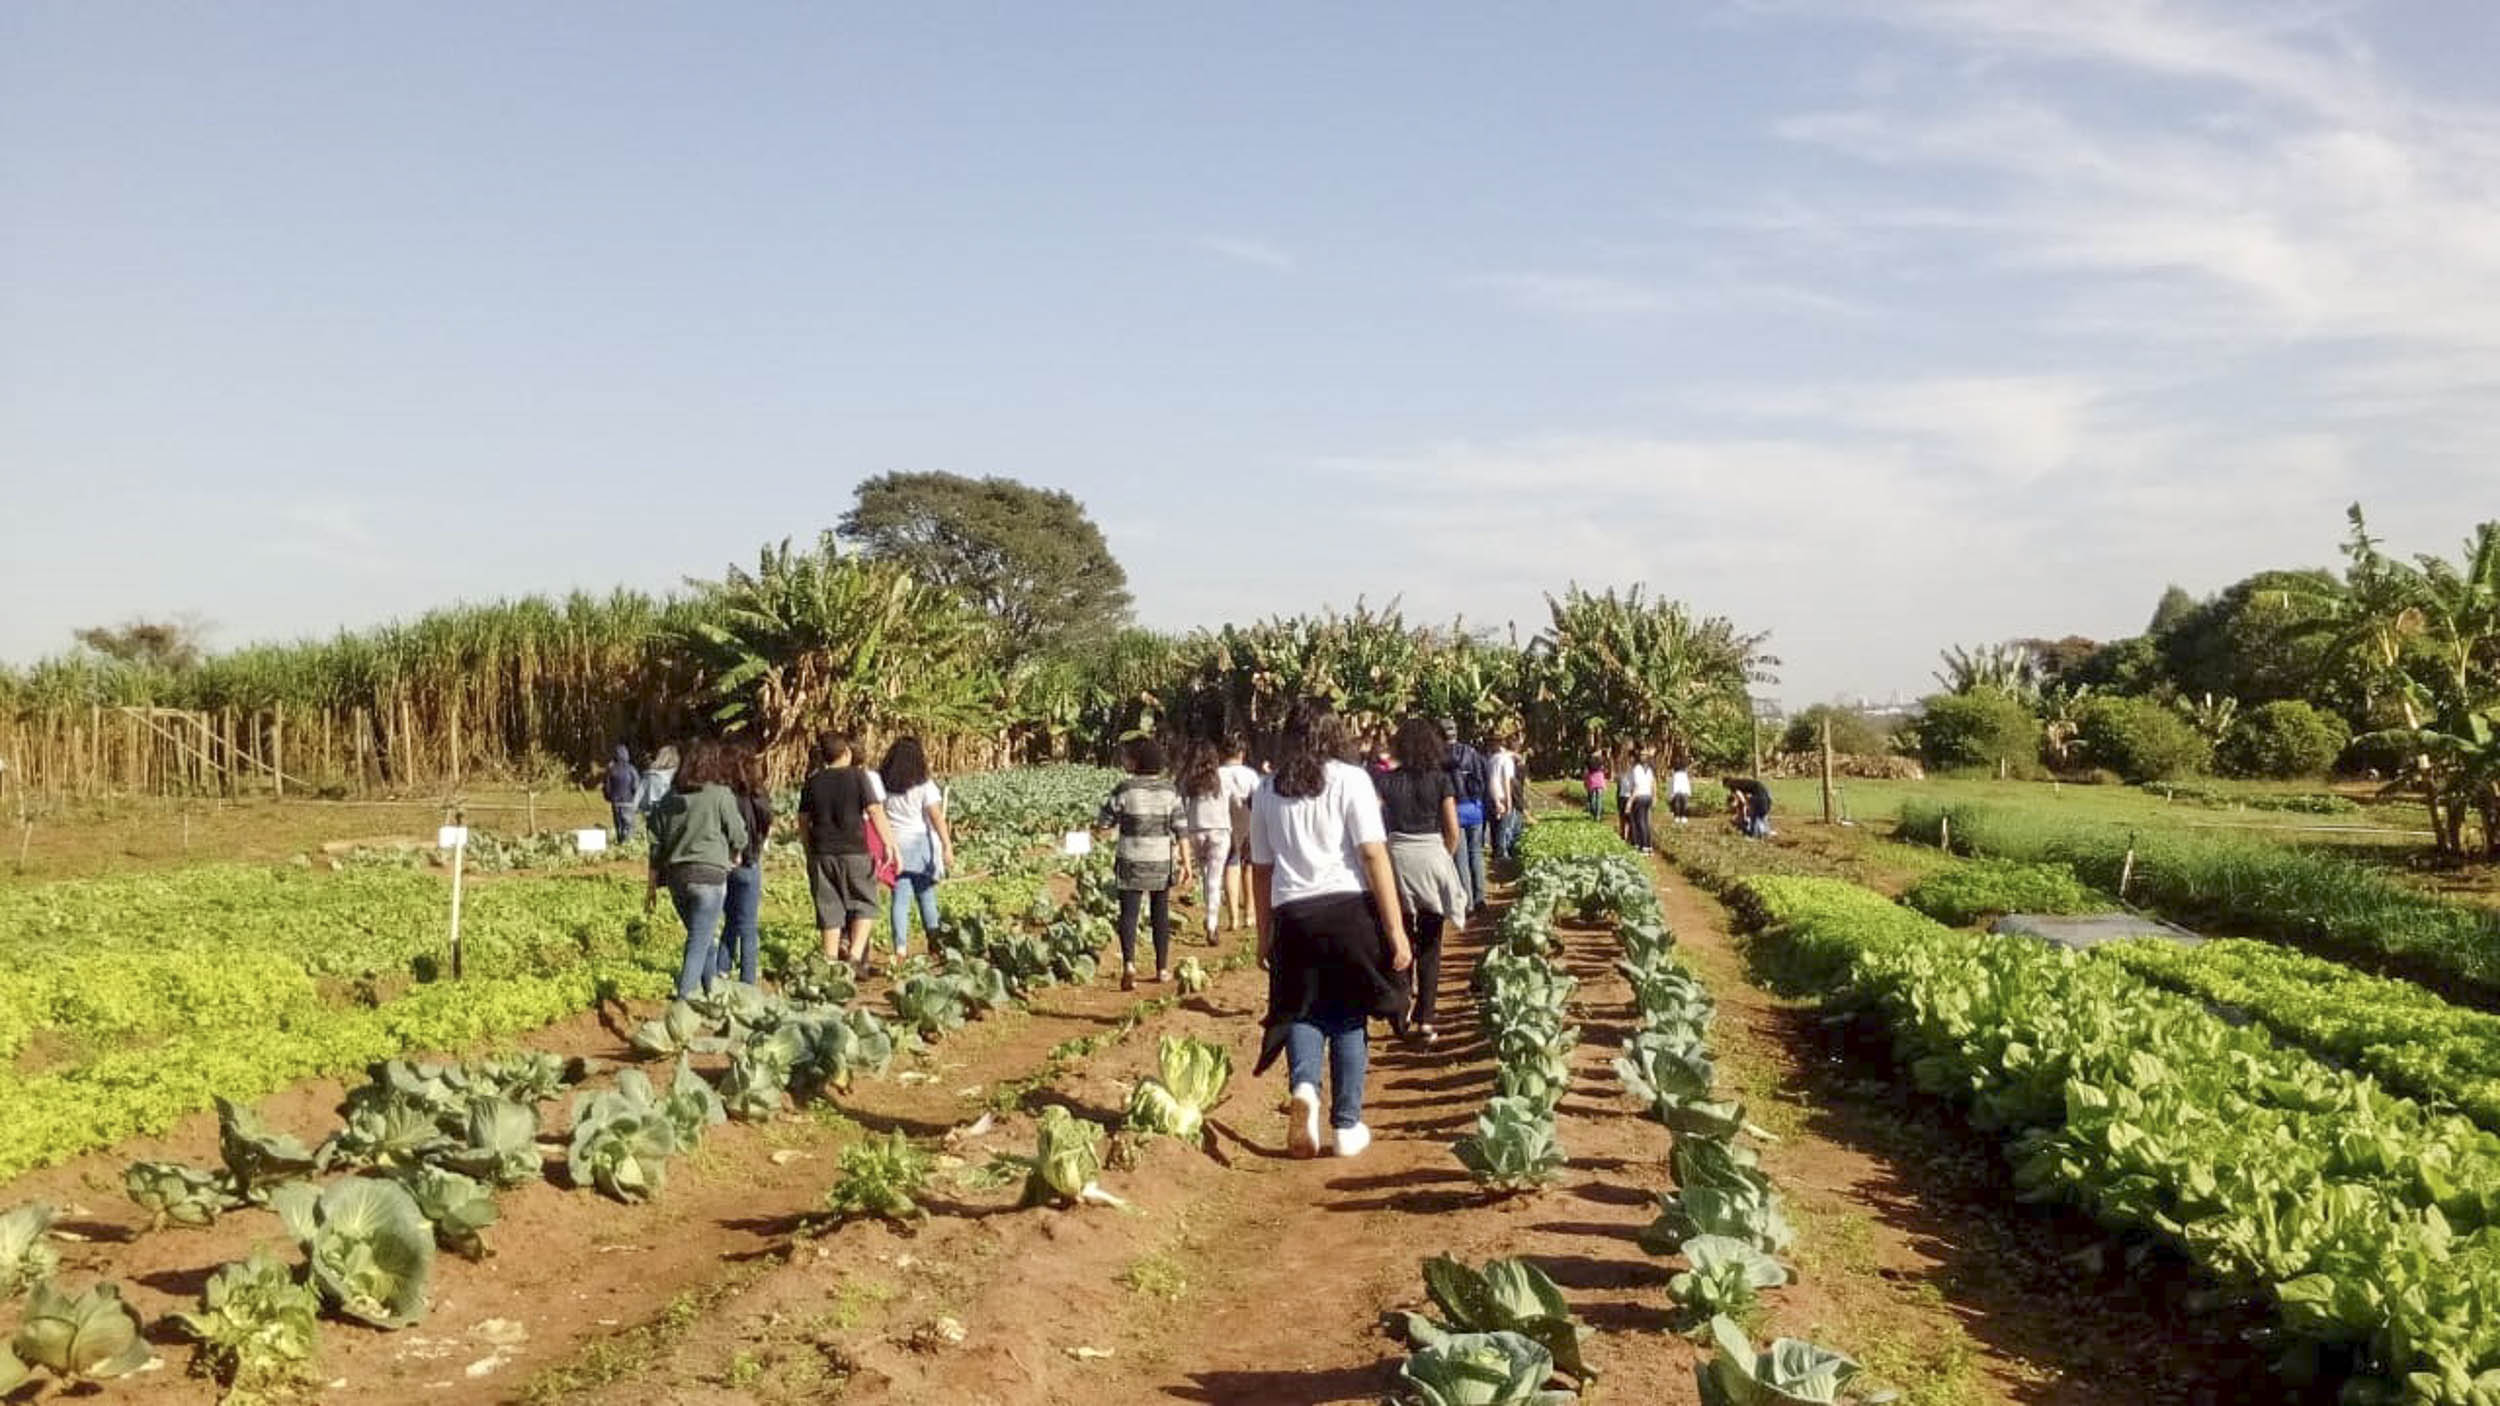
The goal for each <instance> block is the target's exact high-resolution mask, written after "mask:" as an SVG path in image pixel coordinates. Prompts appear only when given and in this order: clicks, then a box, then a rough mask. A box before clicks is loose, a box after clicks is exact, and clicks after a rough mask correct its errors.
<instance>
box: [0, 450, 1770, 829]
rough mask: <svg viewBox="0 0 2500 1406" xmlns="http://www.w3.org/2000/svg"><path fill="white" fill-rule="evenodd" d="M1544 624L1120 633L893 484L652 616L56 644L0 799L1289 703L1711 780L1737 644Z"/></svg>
mask: <svg viewBox="0 0 2500 1406" xmlns="http://www.w3.org/2000/svg"><path fill="white" fill-rule="evenodd" d="M1547 604H1548V619H1547V621H1546V622H1545V625H1544V628H1543V629H1541V630H1540V631H1538V632H1537V633H1536V634H1535V635H1534V636H1533V637H1532V638H1530V639H1528V640H1526V641H1524V642H1523V641H1520V640H1518V639H1516V638H1500V639H1497V638H1495V637H1494V636H1493V634H1492V633H1491V632H1487V631H1482V630H1473V629H1469V628H1468V627H1466V626H1465V625H1464V624H1463V623H1452V624H1449V625H1432V624H1411V623H1409V622H1408V621H1407V620H1406V619H1405V618H1404V616H1403V615H1402V613H1401V612H1400V611H1399V610H1398V609H1397V607H1396V606H1395V605H1394V604H1392V605H1389V606H1386V607H1374V606H1371V605H1369V604H1366V603H1357V604H1356V605H1355V606H1354V608H1353V609H1351V610H1350V611H1344V612H1335V611H1331V612H1325V613H1322V614H1319V615H1305V616H1292V617H1276V618H1271V619H1267V620H1262V621H1259V622H1256V623H1253V624H1247V625H1236V624H1228V625H1224V626H1221V627H1217V628H1211V629H1200V630H1193V631H1189V632H1185V633H1180V634H1169V633H1162V632H1156V631H1151V630H1145V629H1141V628H1138V627H1137V626H1135V625H1134V624H1133V623H1132V615H1131V609H1132V602H1131V597H1130V594H1129V590H1128V583H1127V578H1126V573H1125V572H1124V571H1123V570H1122V568H1121V567H1120V564H1119V562H1118V561H1117V559H1116V558H1115V557H1114V556H1113V555H1112V553H1111V551H1110V549H1109V546H1108V544H1107V543H1106V542H1105V541H1104V539H1103V537H1102V534H1101V531H1100V529H1099V528H1098V527H1097V526H1096V525H1095V523H1094V522H1093V521H1092V519H1091V518H1090V516H1089V515H1088V514H1087V513H1086V512H1085V509H1084V507H1083V505H1082V504H1081V503H1079V502H1078V501H1077V500H1076V499H1074V498H1073V497H1071V496H1069V495H1067V494H1065V493H1059V492H1053V491H1049V490H1044V489H1038V488H1034V487H1031V486H1029V485H1026V484H1022V483H1018V482H1015V481H1013V480H1008V479H998V478H990V479H971V478H965V477H961V476H958V475H952V474H889V475H885V476H882V477H879V478H875V479H871V480H868V481H867V482H865V483H863V484H861V485H860V487H859V489H858V492H857V496H856V499H855V501H854V503H853V506H852V507H851V509H850V510H849V511H848V512H847V513H846V514H844V516H843V517H842V519H841V520H840V522H839V523H838V525H837V526H836V527H834V528H832V529H830V530H827V531H825V532H822V533H820V534H819V535H818V536H817V537H816V538H815V540H813V541H812V542H804V543H800V542H792V541H783V542H780V543H775V544H771V545H768V546H766V547H764V548H762V549H761V550H759V552H758V553H757V555H756V557H755V559H754V561H753V562H752V563H751V564H737V565H733V566H731V567H729V568H728V569H726V570H725V571H723V572H722V573H721V574H720V575H719V576H717V577H712V578H704V579H696V580H690V581H688V582H687V583H686V586H685V588H684V589H683V590H682V591H679V592H675V593H671V594H668V595H665V596H654V595H650V594H646V593H642V592H635V591H622V590H620V591H616V592H613V593H610V594H608V595H606V596H592V595H587V594H583V593H576V594H574V595H572V596H569V597H566V598H564V599H562V600H553V599H548V598H543V597H527V598H523V599H520V600H514V601H504V602H497V603H493V604H485V605H461V606H457V607H452V608H448V609H444V610H439V611H434V612H430V613H428V614H426V615H424V616H422V617H420V618H418V619H417V620H415V621H411V622H405V623H394V624H390V625H385V626H382V627H379V628H376V629H370V630H361V631H343V632H341V633H340V634H339V635H337V636H335V637H333V638H331V639H328V640H312V641H303V642H298V643H293V644H264V645H252V646H247V647H244V648H241V649H236V650H232V651H227V652H222V653H218V652H209V651H206V650H204V649H203V648H201V647H200V642H199V632H198V630H197V629H196V627H186V626H183V625H180V624H175V623H171V622H164V621H140V622H133V623H132V624H130V625H127V626H123V627H99V628H96V629H91V630H86V631H82V632H80V636H79V640H80V645H81V647H80V648H78V649H76V650H74V651H72V652H69V653H66V654H63V655H61V656H57V657H55V658H52V659H48V660H45V661H43V662H41V663H38V664H36V665H34V666H32V667H30V668H26V669H0V720H6V721H8V722H9V723H10V724H11V726H12V729H13V731H11V732H9V733H0V746H5V747H6V748H7V749H8V751H9V752H11V753H14V754H16V757H17V760H18V768H19V771H20V776H19V780H20V781H21V782H23V781H25V780H28V779H30V778H29V777H28V776H27V775H26V773H27V772H28V770H29V765H28V763H29V761H30V760H31V761H34V762H36V763H37V764H38V765H39V766H48V767H49V768H50V770H51V771H53V772H54V773H59V772H61V771H62V770H63V769H64V768H67V769H68V770H69V773H70V774H71V775H73V776H75V775H78V774H80V773H79V772H78V770H77V769H78V767H80V766H81V765H83V766H85V767H86V768H87V771H86V773H85V774H86V775H88V776H89V777H90V778H91V779H92V778H94V777H95V776H98V775H103V776H107V777H109V776H110V775H112V774H113V773H114V769H115V768H114V765H113V759H114V758H115V757H116V756H118V755H120V753H119V752H117V751H116V750H115V749H116V748H117V747H119V746H120V745H121V744H120V742H119V740H118V739H119V738H120V737H121V736H122V735H123V734H127V736H128V738H129V739H131V742H130V748H131V750H132V751H133V753H134V754H135V753H136V749H137V745H138V742H139V740H141V739H145V740H146V741H147V742H148V744H149V745H151V746H156V747H160V748H171V749H173V750H176V751H179V752H182V753H184V754H186V755H187V754H188V753H190V752H193V751H196V750H198V747H199V746H206V747H207V749H208V751H209V752H210V753H211V754H212V755H213V754H215V753H216V752H217V751H218V746H219V743H220V742H222V745H223V747H224V749H225V751H226V752H227V753H229V754H231V755H230V756H229V758H228V760H232V758H233V757H241V758H245V759H248V760H249V761H250V762H251V763H252V764H254V765H255V766H261V765H263V764H265V769H266V770H267V771H268V772H270V773H272V774H273V775H279V776H283V775H287V774H293V775H296V776H298V777H303V776H304V775H305V774H306V773H309V774H310V779H311V780H312V782H313V783H314V784H317V785H342V786H348V787H353V786H358V785H365V784H385V785H394V786H422V785H429V784H434V783H438V782H443V781H451V782H458V781H460V780H462V779H465V778H467V777H471V776H476V775H480V774H504V775H513V776H548V775H552V774H557V773H565V774H574V775H579V774H583V773H585V772H586V771H587V770H588V769H589V768H591V767H593V766H595V765H596V764H597V762H598V761H599V760H600V759H602V758H604V757H605V755H606V754H607V751H608V749H609V748H610V747H611V746H612V745H613V744H615V743H617V742H619V741H623V742H626V743H628V744H630V745H634V746H636V747H638V748H643V749H648V748H650V747H653V746H656V745H658V744H659V743H661V742H664V741H678V740H682V739H684V738H687V737H690V736H695V735H700V734H706V733H723V734H729V735H735V736H741V737H744V738H747V739H749V740H752V741H754V742H755V743H757V744H758V745H759V746H760V747H761V748H762V749H763V750H764V751H765V753H766V755H767V757H768V758H769V759H771V761H772V763H773V765H774V766H775V768H776V769H777V770H779V771H780V772H782V773H783V774H785V775H786V774H788V773H790V772H792V771H795V770H796V768H797V766H798V764H799V759H800V756H801V754H802V752H803V750H804V747H805V743H806V739H807V738H808V737H809V736H811V735H812V734H813V733H815V732H816V731H819V730H821V729H825V728H835V727H838V728H841V729H844V730H847V731H851V732H855V733H859V734H863V735H866V736H870V737H888V736H893V735H896V734H899V733H901V732H906V731H909V732H916V733H919V734H922V735H923V736H925V737H928V738H930V739H932V740H933V742H935V743H936V744H937V745H939V746H940V747H941V748H942V749H944V750H946V751H949V752H950V753H951V754H952V756H953V757H954V759H955V762H956V764H957V765H994V764H1002V763H1009V762H1016V761H1026V760H1044V759H1054V758H1099V757H1106V756H1108V755H1109V754H1110V753H1111V752H1112V750H1113V749H1115V748H1116V747H1117V745H1118V744H1119V743H1120V742H1121V741H1123V740H1125V739H1127V738H1129V737H1134V736H1139V735H1144V734H1150V733H1159V734H1163V735H1167V736H1179V735H1207V736H1214V735H1229V736H1241V737H1245V738H1247V739H1249V740H1251V741H1252V742H1254V743H1256V742H1258V741H1260V740H1261V739H1262V738H1263V737H1264V736H1265V735H1266V734H1267V733H1268V732H1269V730H1271V729H1273V728H1274V727H1275V726H1277V725H1278V724H1279V723H1280V722H1281V720H1282V717H1283V711H1284V708H1285V705H1286V704H1287V703H1289V702H1290V701H1291V700H1292V699H1293V698H1295V697H1298V696H1304V695H1316V696H1322V697H1326V698H1329V699H1330V700H1332V701H1333V702H1334V703H1335V704H1336V705H1337V707H1338V708H1339V710H1340V711H1341V712H1342V713H1343V714H1345V715H1346V716H1348V717H1349V718H1350V719H1352V720H1353V721H1354V722H1355V724H1356V725H1357V726H1358V727H1361V728H1364V729H1366V730H1371V729H1382V730H1385V729H1386V728H1388V727H1389V726H1391V725H1393V724H1394V723H1395V721H1396V720H1397V719H1399V718H1401V717H1403V716H1406V715H1408V714H1410V713H1415V712H1423V713H1427V714H1430V715H1432V716H1436V717H1448V718H1452V719H1454V720H1456V721H1458V722H1459V724H1460V726H1461V727H1462V728H1464V729H1466V730H1467V731H1469V732H1470V733H1471V734H1472V735H1478V736H1483V735H1489V734H1491V733H1494V732H1502V733H1506V734H1509V735H1512V736H1514V737H1516V738H1518V739H1520V740H1521V741H1522V742H1523V743H1524V744H1526V745H1528V746H1530V747H1531V748H1532V749H1536V750H1538V751H1541V752H1543V753H1546V754H1548V755H1549V756H1551V757H1552V758H1553V763H1552V764H1554V765H1556V766H1567V765H1569V764H1570V763H1572V762H1575V761H1577V760H1578V758H1579V756H1580V755H1581V754H1584V753H1586V752H1588V751H1592V750H1611V749H1615V748H1620V747H1625V746H1634V745H1639V746H1648V747H1652V748H1656V749H1659V750H1661V751H1668V750H1682V751H1685V752H1688V753H1691V754H1693V755H1695V756H1697V757H1699V758H1700V759H1702V760H1704V761H1705V762H1706V763H1719V764H1733V763H1734V762H1736V761H1737V760H1738V759H1741V758H1743V757H1745V756H1746V755H1747V753H1748V751H1749V748H1750V743H1751V737H1750V732H1751V726H1752V717H1751V709H1750V700H1749V697H1748V688H1749V685H1751V684H1752V683H1755V682H1760V681H1766V680H1767V679H1768V678H1769V677H1770V676H1769V674H1768V672H1767V671H1768V669H1769V668H1770V667H1771V666H1772V665H1773V664H1775V662H1776V661H1774V660H1772V659H1771V658H1769V656H1768V655H1767V654H1766V653H1765V652H1764V648H1763V646H1764V637H1763V636H1761V635H1759V634H1751V633H1747V632H1745V631H1742V630H1740V629H1738V628H1737V627H1736V626H1735V625H1734V624H1732V623H1731V622H1729V621H1727V620H1725V619H1721V618H1717V617H1704V616H1698V615H1696V614H1694V613H1693V612H1692V611H1690V610H1688V609H1687V608H1686V607H1685V606H1683V605H1682V604H1681V603H1679V602H1676V601H1672V600H1667V599H1661V598H1657V597H1653V596H1651V595H1649V594H1648V593H1647V592H1646V591H1645V590H1643V589H1641V588H1638V587H1635V588H1633V589H1631V590H1629V591H1611V590H1610V591H1605V592H1591V591H1584V590H1582V589H1580V588H1578V587H1576V586H1574V587H1571V588H1568V589H1566V590H1565V591H1564V592H1562V593H1561V594H1560V595H1558V596H1553V597H1550V598H1549V600H1548V603H1547ZM123 709H175V710H185V711H187V712H193V713H198V714H202V715H209V714H213V715H215V716H216V717H218V718H219V719H221V720H222V726H223V729H224V732H223V734H222V736H221V737H219V738H215V739H194V740H192V741H175V740H173V739H174V738H175V737H177V736H178V735H179V736H182V737H188V736H189V734H188V733H185V732H182V731H181V729H179V728H174V727H169V726H167V725H165V724H163V723H148V722H144V721H143V720H138V719H125V720H124V721H123V723H121V724H118V725H117V724H116V723H115V722H114V718H115V717H116V716H118V710H123ZM108 710H115V711H113V712H111V713H108ZM238 720H239V723H240V730H239V732H238V730H237V728H238ZM209 731H215V729H209ZM108 733H110V734H111V738H110V739H109V740H110V741H111V745H108V736H107V734H108ZM64 758H66V760H64ZM139 770H141V771H144V768H140V769H139ZM164 774H166V775H170V776H173V777H176V778H185V777H187V778H190V779H191V780H192V781H194V782H196V781H197V779H198V777H199V771H198V769H197V768H192V769H189V770H184V769H182V768H172V769H169V770H166V771H165V772H164Z"/></svg>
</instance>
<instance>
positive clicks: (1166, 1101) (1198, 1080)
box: [1128, 1035, 1233, 1141]
mask: <svg viewBox="0 0 2500 1406" xmlns="http://www.w3.org/2000/svg"><path fill="white" fill-rule="evenodd" d="M1158 1055H1159V1060H1158V1065H1157V1074H1158V1077H1156V1078H1152V1079H1145V1080H1141V1081H1140V1082H1139V1083H1138V1085H1137V1091H1136V1093H1135V1094H1133V1095H1132V1096H1131V1097H1130V1098H1129V1104H1128V1125H1129V1126H1130V1127H1131V1128H1134V1129H1136V1130H1137V1131H1139V1132H1145V1133H1163V1134H1165V1135H1167V1136H1171V1137H1176V1138H1182V1139H1186V1140H1190V1141H1195V1140H1197V1139H1199V1138H1200V1137H1202V1136H1204V1135H1205V1131H1206V1121H1207V1110H1209V1109H1211V1108H1213V1107H1215V1105H1216V1103H1217V1102H1218V1101H1220V1100H1221V1099H1222V1098H1223V1097H1224V1086H1225V1085H1226V1084H1227V1083H1229V1082H1231V1080H1232V1077H1233V1056H1232V1051H1230V1050H1228V1049H1226V1048H1224V1047H1223V1046H1222V1045H1219V1044H1215V1043H1214V1042H1212V1041H1208V1040H1193V1039H1188V1038H1184V1037H1182V1036H1177V1035H1166V1036H1164V1037H1163V1041H1162V1044H1161V1046H1160V1047H1159V1049H1158Z"/></svg>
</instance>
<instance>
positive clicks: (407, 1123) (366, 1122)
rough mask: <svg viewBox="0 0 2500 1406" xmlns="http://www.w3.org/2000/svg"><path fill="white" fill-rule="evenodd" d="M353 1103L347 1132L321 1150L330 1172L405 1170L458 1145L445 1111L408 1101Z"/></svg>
mask: <svg viewBox="0 0 2500 1406" xmlns="http://www.w3.org/2000/svg"><path fill="white" fill-rule="evenodd" d="M351 1103H352V1104H353V1106H352V1108H351V1109H350V1111H349V1113H348V1115H347V1123H346V1126H344V1127H342V1128H340V1129H339V1131H338V1132H336V1133H334V1134H332V1135H331V1138H330V1140H329V1142H327V1143H326V1144H324V1145H323V1147H322V1154H323V1160H324V1162H325V1163H326V1164H327V1165H329V1166H334V1167H335V1166H340V1165H346V1166H356V1167H407V1166H413V1165H415V1164H417V1163H419V1162H423V1161H426V1160H428V1159H430V1158H433V1157H437V1156H440V1155H442V1154H444V1153H446V1152H449V1151H451V1150H452V1148H453V1147H454V1146H455V1145H456V1144H455V1143H454V1141H453V1139H452V1138H451V1137H449V1136H448V1135H446V1134H445V1133H444V1131H443V1126H442V1123H443V1118H444V1117H445V1115H446V1113H447V1111H448V1110H447V1109H446V1108H444V1107H442V1106H438V1105H434V1104H431V1103H424V1102H419V1101H418V1100H416V1099H415V1098H413V1097H410V1096H407V1095H394V1096H390V1097H386V1098H381V1099H371V1100H362V1101H354V1100H351ZM454 1106H456V1105H454Z"/></svg>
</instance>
